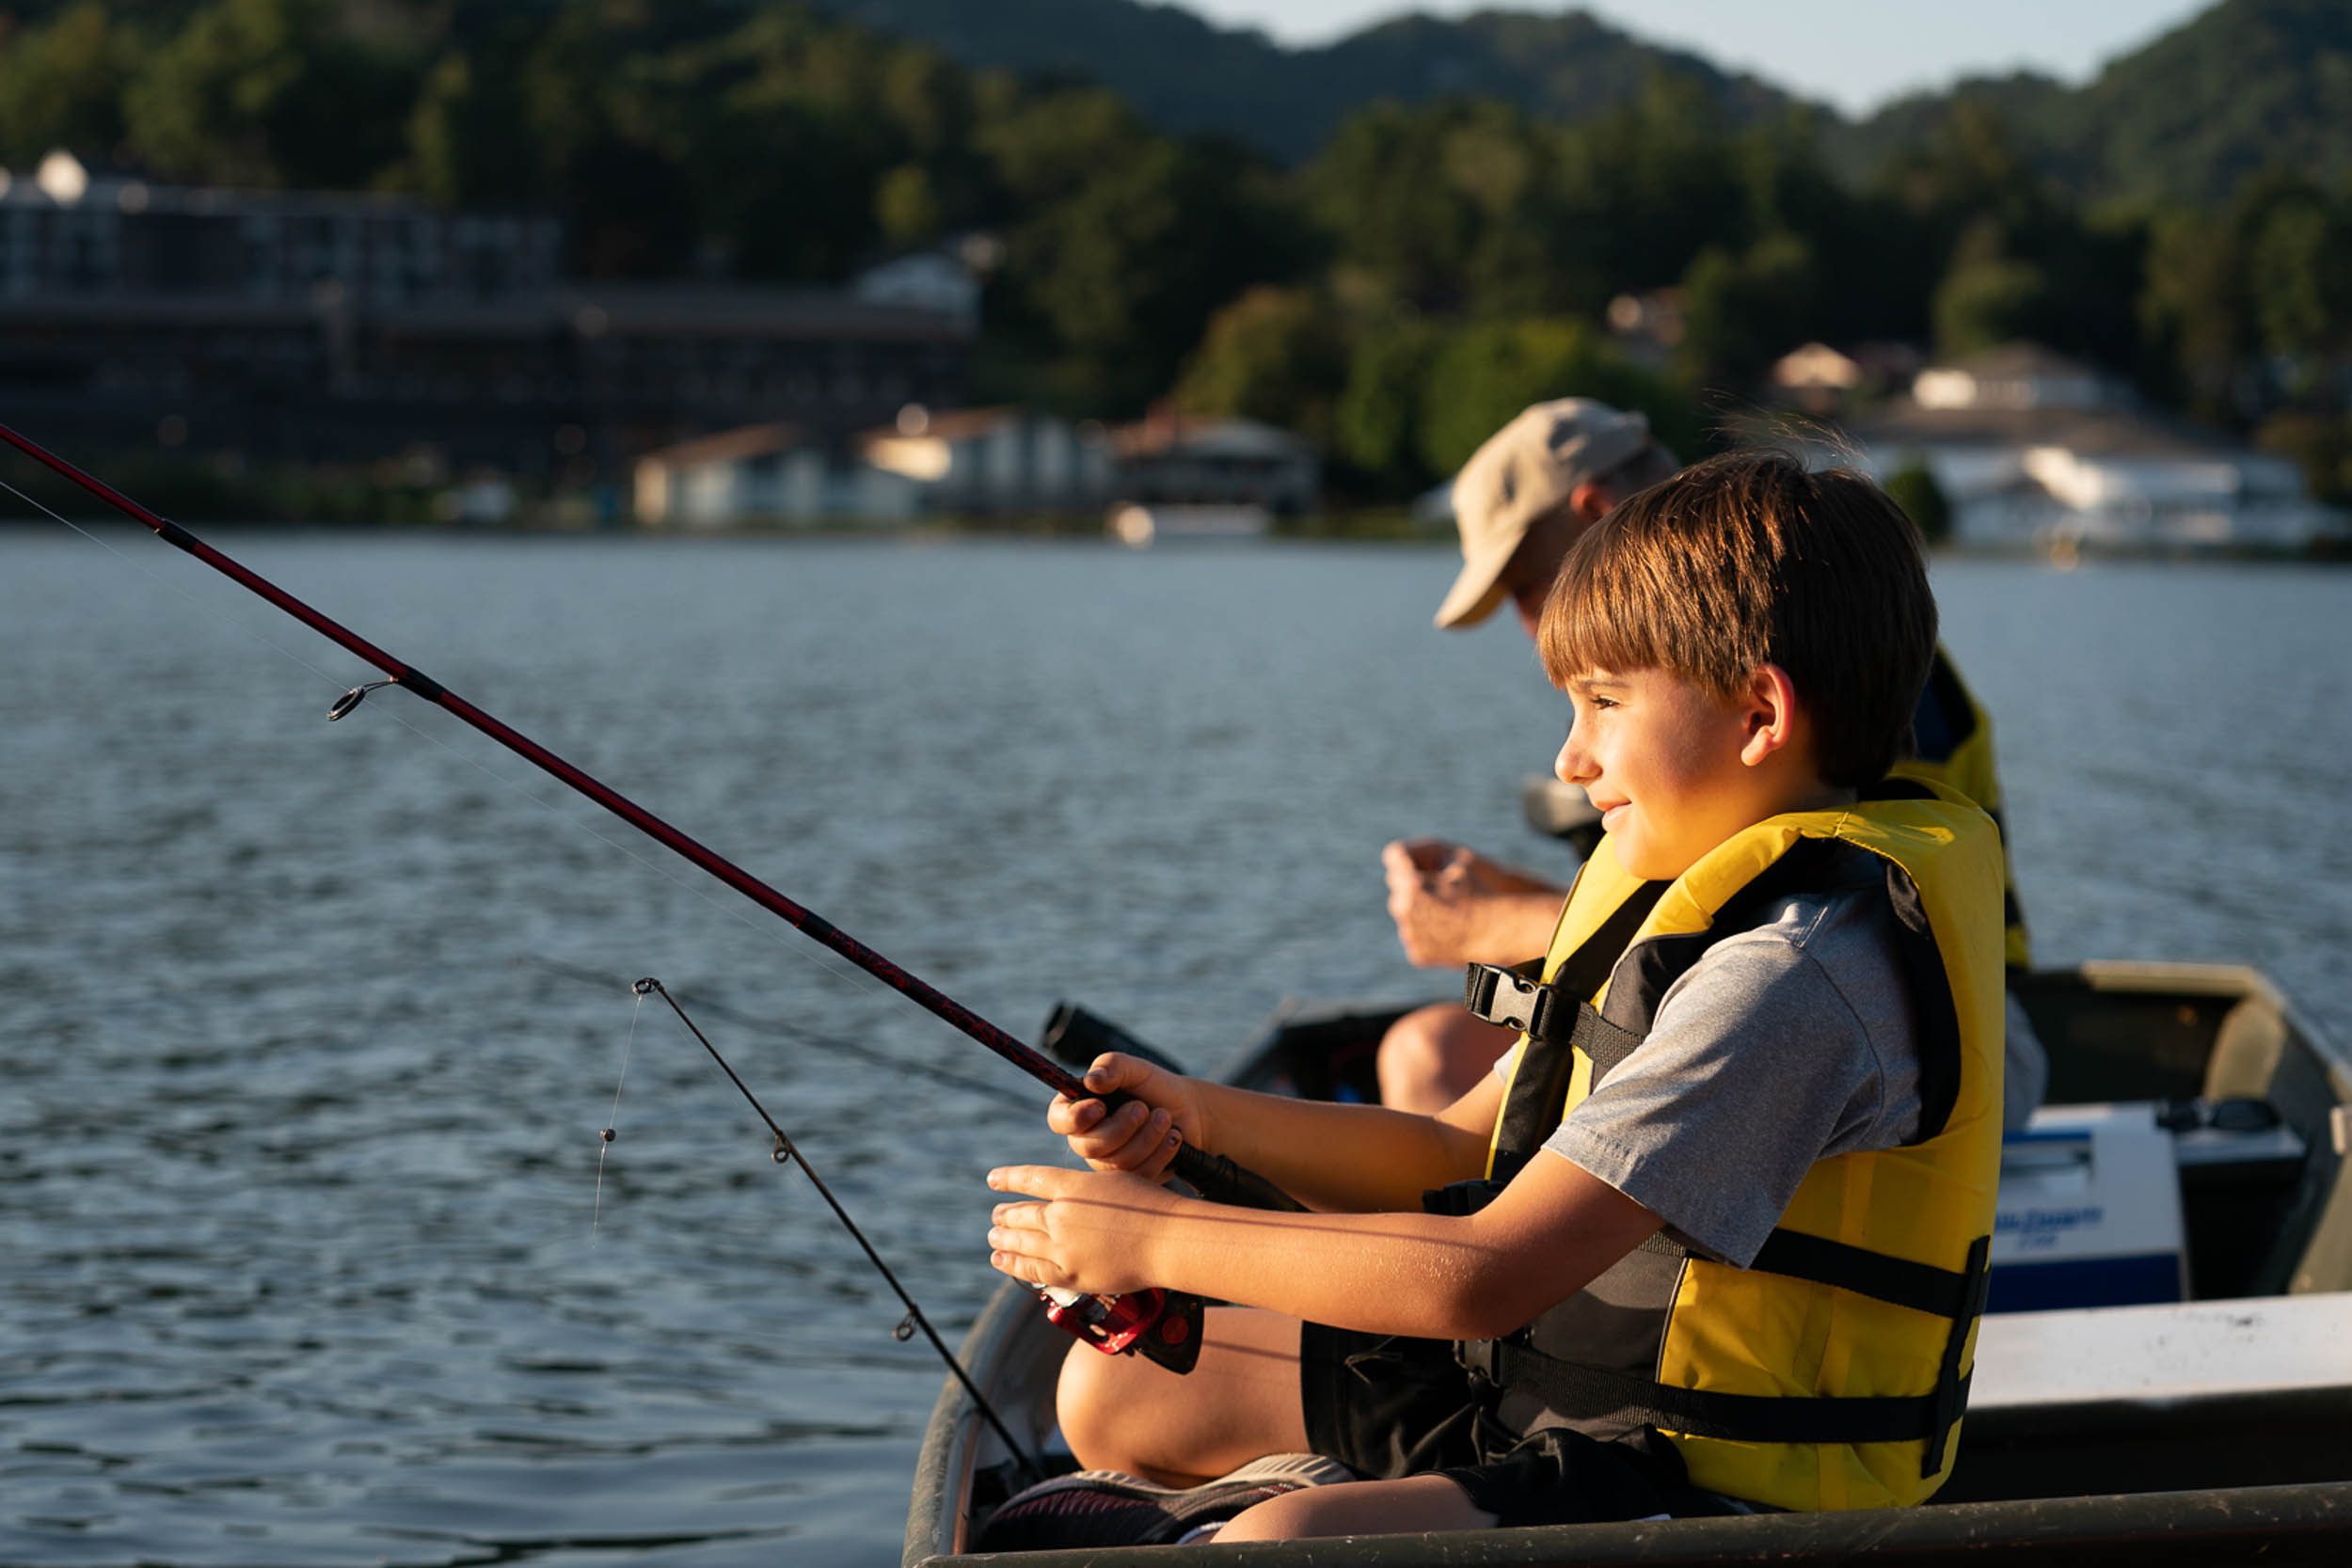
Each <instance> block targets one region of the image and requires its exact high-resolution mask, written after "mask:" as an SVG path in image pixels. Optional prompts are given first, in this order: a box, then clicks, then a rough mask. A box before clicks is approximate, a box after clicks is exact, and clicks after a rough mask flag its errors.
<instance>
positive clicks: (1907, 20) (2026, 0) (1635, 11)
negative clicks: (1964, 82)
mask: <svg viewBox="0 0 2352 1568" xmlns="http://www.w3.org/2000/svg"><path fill="white" fill-rule="evenodd" d="M1173 3H1174V4H1177V5H1179V6H1182V7H1183V8H1184V9H1187V10H1190V11H1193V12H1195V13H1197V14H1199V15H1200V16H1203V17H1206V18H1208V19H1209V20H1210V21H1212V22H1215V23H1216V24H1219V25H1222V26H1229V27H1230V26H1248V27H1255V28H1258V29H1259V30H1260V31H1262V32H1264V33H1266V34H1268V35H1270V36H1272V37H1273V38H1274V39H1275V40H1278V41H1279V42H1282V43H1287V44H1292V45H1298V44H1317V43H1328V42H1330V41H1332V40H1335V39H1339V38H1343V37H1344V36H1346V35H1347V34H1349V33H1352V32H1356V31H1358V30H1359V29H1360V28H1363V27H1366V26H1369V25H1371V24H1374V23H1376V22H1383V21H1386V20H1388V19H1389V18H1391V17H1393V16H1397V15H1401V14H1403V13H1405V12H1407V11H1414V10H1418V11H1422V12H1426V13H1432V14H1438V15H1445V16H1460V15H1465V14H1467V13H1469V12H1470V11H1473V10H1485V9H1502V10H1533V11H1562V10H1567V9H1570V8H1571V7H1570V6H1569V5H1567V4H1565V3H1564V0H1173ZM2214 3H2215V0H1772V3H1771V4H1766V3H1763V0H1582V8H1584V9H1586V10H1589V11H1592V12H1593V13H1594V14H1595V15H1597V16H1598V17H1600V18H1601V19H1602V20H1603V21H1605V22H1607V23H1608V24H1610V25H1612V26H1614V27H1616V28H1618V29H1620V30H1621V31H1624V32H1628V33H1630V34H1632V35H1634V36H1635V37H1637V38H1640V39H1642V40H1645V41H1647V42H1652V43H1665V44H1672V45H1676V46H1677V47H1680V48H1685V49H1689V50H1692V52H1694V53H1697V54H1700V55H1706V56H1707V57H1708V59H1710V60H1712V61H1713V62H1714V63H1715V64H1717V65H1719V66H1723V67H1724V68H1726V69H1730V70H1738V71H1752V72H1754V73H1755V74H1756V75H1758V76H1762V77H1764V78H1765V79H1766V80H1768V81H1770V82H1772V83H1773V84H1774V85H1775V86H1778V87H1785V88H1788V89H1790V90H1792V91H1795V92H1797V93H1800V94H1802V95H1803V96H1804V97H1807V98H1811V99H1814V100H1815V101H1817V102H1820V103H1830V104H1833V105H1835V106H1836V107H1837V108H1838V109H1840V110H1842V111H1844V112H1845V113H1847V114H1849V115H1857V114H1865V113H1867V112H1868V111H1870V110H1872V109H1875V108H1877V107H1878V106H1879V105H1880V104H1882V103H1885V102H1886V101H1887V100H1888V99H1890V98H1896V97H1899V96H1901V95H1902V94H1903V93H1905V92H1908V91H1911V90H1913V89H1915V88H1919V87H1943V86H1945V85H1947V84H1948V83H1949V82H1950V81H1951V80H1952V79H1953V78H1954V77H1956V76H1963V75H1982V74H1998V73H2002V72H2006V71H2010V70H2012V69H2014V68H2016V67H2019V66H2025V67H2029V68H2031V69H2033V70H2036V71H2042V72H2043V73H2044V74H2047V75H2051V76H2056V77H2058V78H2059V79H2060V80H2063V81H2066V82H2070V83H2079V82H2083V81H2087V80H2088V79H2090V77H2091V76H2093V75H2096V74H2097V72H2098V69H2099V67H2100V66H2101V65H2103V64H2105V63H2106V61H2107V60H2108V59H2110V58H2112V57H2113V56H2114V55H2119V54H2125V53H2128V52H2130V51H2131V50H2133V49H2136V48H2137V47H2138V46H2139V45H2141V44H2143V43H2146V42H2148V41H2149V40H2152V39H2154V38H2155V37H2156V36H2157V35H2159V34H2161V33H2164V32H2167V31H2169V30H2170V29H2171V28H2173V27H2175V26H2177V25H2179V24H2181V23H2183V22H2185V21H2187V20H2188V19H2189V18H2190V17H2192V16H2195V15H2197V14H2198V13H2199V12H2201V11H2203V10H2205V9H2207V8H2209V7H2210V6H2211V5H2213V4H2214Z"/></svg>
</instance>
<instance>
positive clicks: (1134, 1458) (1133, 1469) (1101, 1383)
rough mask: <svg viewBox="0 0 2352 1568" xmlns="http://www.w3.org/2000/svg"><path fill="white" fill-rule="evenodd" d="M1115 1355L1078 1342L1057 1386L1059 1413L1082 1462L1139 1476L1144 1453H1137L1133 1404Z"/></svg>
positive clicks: (1093, 1467)
mask: <svg viewBox="0 0 2352 1568" xmlns="http://www.w3.org/2000/svg"><path fill="white" fill-rule="evenodd" d="M1121 1370H1123V1369H1122V1368H1121V1367H1120V1364H1119V1360H1118V1358H1117V1357H1115V1356H1108V1355H1104V1354H1101V1353H1099V1352H1097V1351H1095V1350H1093V1349H1091V1348H1089V1346H1086V1345H1082V1344H1073V1345H1072V1346H1071V1347H1070V1350H1069V1352H1068V1353H1067V1354H1065V1355H1064V1356H1063V1358H1062V1364H1061V1381H1060V1383H1059V1384H1058V1385H1057V1386H1056V1388H1055V1390H1054V1414H1055V1416H1056V1418H1057V1419H1058V1420H1059V1421H1060V1423H1061V1433H1062V1437H1063V1440H1064V1441H1066V1442H1068V1443H1069V1445H1070V1451H1071V1453H1072V1454H1073V1455H1074V1456H1075V1457H1076V1459H1077V1461H1078V1463H1079V1465H1082V1466H1083V1467H1085V1468H1087V1469H1089V1470H1124V1471H1125V1472H1127V1473H1128V1474H1129V1475H1139V1474H1141V1473H1142V1470H1141V1468H1140V1463H1141V1456H1140V1455H1138V1454H1136V1453H1135V1452H1133V1451H1132V1449H1133V1447H1134V1445H1133V1443H1132V1442H1131V1441H1130V1430H1129V1429H1130V1428H1131V1427H1132V1425H1133V1422H1132V1421H1131V1420H1129V1419H1126V1418H1127V1417H1129V1416H1130V1414H1131V1413H1132V1410H1133V1404H1132V1402H1131V1401H1129V1400H1127V1399H1125V1398H1123V1397H1122V1396H1121V1392H1120V1386H1119V1385H1120V1371H1121Z"/></svg>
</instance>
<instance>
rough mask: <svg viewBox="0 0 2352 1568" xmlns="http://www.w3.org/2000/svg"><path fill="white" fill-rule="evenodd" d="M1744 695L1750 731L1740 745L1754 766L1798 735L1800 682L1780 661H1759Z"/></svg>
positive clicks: (1744, 758) (1742, 757) (1742, 758)
mask: <svg viewBox="0 0 2352 1568" xmlns="http://www.w3.org/2000/svg"><path fill="white" fill-rule="evenodd" d="M1742 695H1743V697H1744V699H1745V701H1746V703H1747V713H1746V716H1745V718H1746V724H1747V734H1746V737H1745V739H1744V740H1743V741H1742V742H1741V744H1740V761H1741V762H1743V763H1745V764H1747V765H1748V766H1749V767H1750V768H1754V767H1756V765H1757V764H1759V763H1761V762H1762V761H1763V760H1764V759H1765V758H1766V757H1769V756H1771V755H1772V753H1773V752H1777V751H1780V750H1781V749H1783V748H1784V747H1786V746H1788V744H1789V743H1790V742H1791V741H1793V740H1795V739H1796V735H1797V723H1798V713H1797V684H1796V682H1794V681H1792V680H1790V679H1789V678H1788V671H1786V670H1784V669H1782V668H1781V667H1780V666H1779V665H1777V664H1759V665H1757V666H1756V673H1754V674H1752V675H1750V676H1749V677H1748V686H1747V690H1746V691H1745V692H1744V693H1743V694H1742Z"/></svg>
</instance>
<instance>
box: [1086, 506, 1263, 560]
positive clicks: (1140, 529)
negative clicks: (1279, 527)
mask: <svg viewBox="0 0 2352 1568" xmlns="http://www.w3.org/2000/svg"><path fill="white" fill-rule="evenodd" d="M1273 526H1274V514H1273V513H1271V512H1268V511H1267V510H1266V509H1265V508H1264V507H1263V506H1260V505H1257V504H1256V503H1255V502H1247V501H1245V502H1237V503H1234V504H1231V505H1185V504H1180V503H1176V502H1163V503H1158V504H1154V505H1151V506H1146V505H1144V504H1143V503H1142V502H1140V501H1130V502H1128V503H1127V504H1125V505H1123V506H1116V507H1113V508H1112V509H1111V515H1110V516H1109V518H1108V519H1107V520H1106V521H1105V522H1104V532H1106V533H1108V534H1109V535H1110V536H1111V537H1112V538H1114V539H1116V540H1118V541H1119V542H1120V544H1122V545H1126V546H1131V547H1133V548H1135V549H1138V550H1140V549H1146V548H1149V547H1150V546H1152V545H1159V544H1173V543H1175V542H1176V541H1178V540H1182V539H1255V538H1258V537H1259V536H1261V535H1263V533H1264V532H1265V531H1266V530H1267V529H1269V528H1271V527H1273Z"/></svg>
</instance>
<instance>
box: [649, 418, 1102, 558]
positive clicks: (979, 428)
mask: <svg viewBox="0 0 2352 1568" xmlns="http://www.w3.org/2000/svg"><path fill="white" fill-rule="evenodd" d="M1110 495H1111V459H1110V450H1109V445H1108V443H1107V441H1106V440H1105V439H1104V436H1103V435H1102V433H1101V431H1100V430H1099V429H1097V428H1095V427H1092V426H1073V425H1072V424H1070V423H1069V422H1068V421H1066V420H1059V419H1057V418H1055V417H1054V416H1052V415H1050V414H1041V413H1037V412H1034V411H1031V410H1028V409H1022V408H975V409H964V410H958V411H954V412H949V413H941V414H934V413H931V412H930V410H928V409H926V408H924V407H922V406H921V405H919V404H908V405H907V406H906V407H905V408H903V409H901V410H900V411H899V414H898V422H897V423H896V424H895V425H892V426H889V427H886V428H884V429H882V430H874V431H868V432H866V433H865V434H864V435H861V436H855V437H853V438H851V440H850V443H849V445H848V449H847V450H846V451H832V450H828V449H827V448H826V447H824V446H821V445H819V444H818V443H816V442H814V441H812V440H811V439H809V437H808V436H806V435H805V434H804V433H803V431H801V430H800V429H799V428H797V427H795V426H793V425H788V424H761V425H749V426H746V427H744V428H743V429H740V430H731V431H726V432H724V433H723V434H721V435H717V436H704V437H702V438H700V439H698V440H693V441H686V442H682V443H680V444H678V445H676V446H673V447H665V448H663V449H661V450H660V451H654V452H648V453H647V454H646V455H645V456H644V457H643V458H641V459H639V460H638V464H637V470H636V512H637V517H638V520H639V521H641V522H644V523H650V524H657V525H664V526H670V527H683V528H698V527H699V528H723V527H729V526H734V525H737V524H742V523H760V522H816V521H820V520H824V519H842V520H847V519H859V520H865V521H887V520H892V519H904V518H909V517H914V516H918V515H923V514H926V513H950V514H954V513H965V514H971V513H1007V512H1064V511H1072V510H1091V509H1093V508H1095V507H1099V506H1101V505H1103V504H1104V502H1105V501H1106V500H1108V499H1110Z"/></svg>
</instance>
